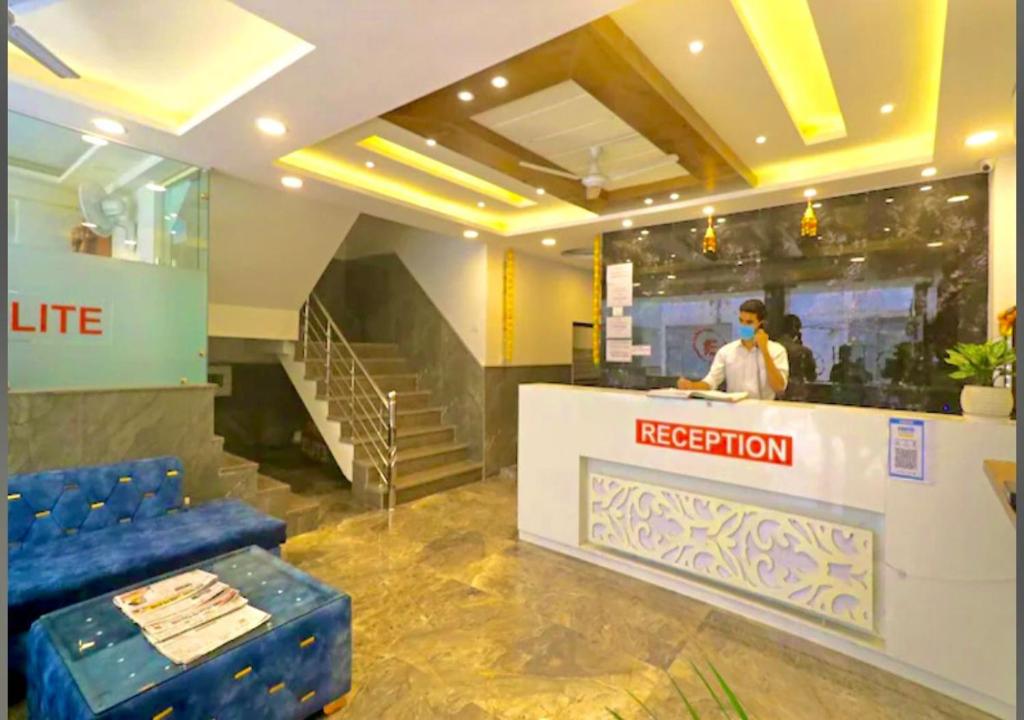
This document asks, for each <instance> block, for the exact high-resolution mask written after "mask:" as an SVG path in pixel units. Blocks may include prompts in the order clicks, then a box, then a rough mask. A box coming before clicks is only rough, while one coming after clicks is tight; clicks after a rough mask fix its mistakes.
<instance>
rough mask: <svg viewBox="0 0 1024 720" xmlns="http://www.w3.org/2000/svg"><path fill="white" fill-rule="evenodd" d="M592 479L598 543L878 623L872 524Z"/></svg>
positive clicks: (592, 520) (812, 608)
mask: <svg viewBox="0 0 1024 720" xmlns="http://www.w3.org/2000/svg"><path fill="white" fill-rule="evenodd" d="M587 483H588V488H587V489H588V498H587V513H586V520H585V521H586V523H587V538H588V540H589V541H590V542H591V543H594V544H595V545H600V546H602V547H606V548H610V549H612V550H617V551H619V552H622V553H626V554H629V555H634V556H636V557H639V558H642V559H644V560H648V561H651V562H654V563H656V564H658V565H662V566H665V567H668V568H671V569H672V570H678V571H682V572H684V573H687V574H690V575H696V576H698V577H701V578H704V579H707V580H709V581H712V582H715V583H721V584H723V585H728V586H731V587H734V588H738V589H740V590H743V591H745V592H747V593H750V594H752V595H757V596H760V597H763V598H767V599H770V600H773V601H775V602H778V603H782V604H785V605H789V606H791V607H793V608H796V609H799V610H802V611H804V612H807V613H812V614H814V615H818V616H820V617H823V618H826V619H828V620H832V621H835V622H838V623H842V624H845V625H851V626H853V627H856V628H858V629H860V630H865V631H868V632H872V631H873V630H874V560H873V558H874V556H873V553H874V542H873V535H872V533H871V531H870V530H864V529H861V528H856V527H850V526H847V525H840V524H837V523H833V522H828V521H825V520H818V519H814V518H809V517H805V516H803V515H796V514H793V513H788V512H781V511H778V510H773V509H768V508H763V507H758V506H756V505H746V504H743V503H738V502H733V501H731V500H723V499H721V498H716V497H712V496H709V495H700V494H697V493H692V492H687V491H683V490H677V489H671V488H666V487H663V486H660V485H654V484H649V483H643V482H636V481H634V480H624V479H620V478H614V477H608V476H606V475H597V474H591V475H590V477H589V478H588V480H587Z"/></svg>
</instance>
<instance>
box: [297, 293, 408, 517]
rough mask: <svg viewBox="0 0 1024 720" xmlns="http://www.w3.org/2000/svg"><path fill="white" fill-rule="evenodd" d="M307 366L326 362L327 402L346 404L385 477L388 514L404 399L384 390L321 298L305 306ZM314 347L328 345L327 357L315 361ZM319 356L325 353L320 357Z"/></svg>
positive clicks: (354, 429) (346, 415) (348, 418)
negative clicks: (338, 390)
mask: <svg viewBox="0 0 1024 720" xmlns="http://www.w3.org/2000/svg"><path fill="white" fill-rule="evenodd" d="M300 334H301V336H302V357H303V361H304V362H305V361H309V360H317V361H322V362H323V376H322V377H321V378H318V379H320V380H323V382H324V387H325V393H324V395H325V397H326V398H327V402H328V403H330V402H332V401H333V400H335V399H338V398H343V399H345V400H347V402H344V403H342V406H343V411H342V412H343V418H342V422H347V423H348V425H349V429H350V431H351V437H352V440H353V444H355V441H356V440H357V439H358V440H359V443H360V446H361V447H362V448H363V449H364V450H365V455H366V457H367V458H368V459H369V461H370V464H371V465H372V466H373V469H374V471H375V472H376V473H377V475H378V476H379V478H380V480H381V483H382V485H383V487H384V491H385V492H386V494H387V507H388V509H392V508H394V503H395V490H394V480H395V464H396V462H397V460H398V428H397V423H398V394H397V393H396V392H395V391H394V390H392V391H390V392H388V393H387V394H385V393H384V391H383V390H381V389H380V386H379V385H377V382H376V381H375V380H374V379H373V377H372V376H371V375H370V373H369V371H368V370H367V369H366V366H365V365H363V363H362V361H361V360H360V359H359V357H358V356H357V355H356V353H355V351H354V350H353V349H352V345H351V344H350V343H349V342H348V340H347V339H346V338H345V336H344V335H343V334H342V332H341V329H340V328H339V327H338V325H337V323H335V322H334V318H332V317H331V315H330V313H328V312H327V308H325V307H324V304H323V303H322V302H321V301H320V298H318V297H317V296H316V294H314V293H311V294H310V296H309V298H308V299H307V300H306V302H305V303H303V306H302V326H301V328H300ZM310 341H312V342H313V343H314V344H316V343H323V345H324V354H323V356H322V357H316V358H312V357H310ZM317 354H318V355H319V353H317ZM339 382H342V383H344V385H345V386H346V389H347V391H348V393H347V395H336V394H335V387H336V385H337V384H338V383H339Z"/></svg>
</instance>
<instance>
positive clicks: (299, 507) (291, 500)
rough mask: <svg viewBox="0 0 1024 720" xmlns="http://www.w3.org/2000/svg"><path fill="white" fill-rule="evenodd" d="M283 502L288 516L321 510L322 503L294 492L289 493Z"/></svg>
mask: <svg viewBox="0 0 1024 720" xmlns="http://www.w3.org/2000/svg"><path fill="white" fill-rule="evenodd" d="M281 502H282V504H283V505H284V512H285V514H286V515H291V514H293V513H300V512H306V511H310V510H319V509H320V501H319V500H317V499H316V498H311V497H304V496H302V495H296V494H295V493H292V492H290V493H288V495H287V496H286V497H285V498H284V499H283V500H282V501H281Z"/></svg>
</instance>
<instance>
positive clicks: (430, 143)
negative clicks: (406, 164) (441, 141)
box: [427, 138, 437, 147]
mask: <svg viewBox="0 0 1024 720" xmlns="http://www.w3.org/2000/svg"><path fill="white" fill-rule="evenodd" d="M435 145H437V140H435V139H434V138H427V146H428V147H434V146H435Z"/></svg>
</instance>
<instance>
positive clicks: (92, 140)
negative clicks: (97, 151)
mask: <svg viewBox="0 0 1024 720" xmlns="http://www.w3.org/2000/svg"><path fill="white" fill-rule="evenodd" d="M82 141H83V142H87V143H89V144H90V145H95V146H96V147H103V146H104V145H106V144H107V141H106V140H104V139H103V138H101V137H96V136H95V135H83V136H82Z"/></svg>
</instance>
